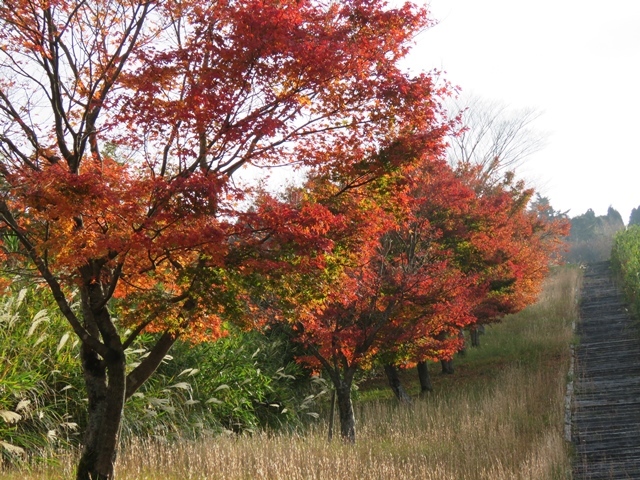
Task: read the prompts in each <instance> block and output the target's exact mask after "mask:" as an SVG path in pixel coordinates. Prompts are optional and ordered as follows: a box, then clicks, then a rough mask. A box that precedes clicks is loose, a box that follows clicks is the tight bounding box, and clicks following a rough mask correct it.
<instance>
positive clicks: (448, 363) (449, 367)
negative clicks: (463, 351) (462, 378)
mask: <svg viewBox="0 0 640 480" xmlns="http://www.w3.org/2000/svg"><path fill="white" fill-rule="evenodd" d="M440 364H441V365H442V373H444V374H447V375H452V374H453V359H450V360H440Z"/></svg>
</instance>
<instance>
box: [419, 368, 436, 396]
mask: <svg viewBox="0 0 640 480" xmlns="http://www.w3.org/2000/svg"><path fill="white" fill-rule="evenodd" d="M418 378H419V379H420V396H421V397H424V396H425V395H427V393H429V392H433V385H432V384H431V377H430V376H429V365H427V362H426V361H424V362H418Z"/></svg>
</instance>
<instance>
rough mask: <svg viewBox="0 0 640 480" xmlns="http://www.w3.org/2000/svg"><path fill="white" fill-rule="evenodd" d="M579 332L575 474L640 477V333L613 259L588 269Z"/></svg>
mask: <svg viewBox="0 0 640 480" xmlns="http://www.w3.org/2000/svg"><path fill="white" fill-rule="evenodd" d="M577 334H578V335H579V345H578V346H577V347H576V349H575V379H574V380H575V381H574V399H573V415H572V424H573V429H572V439H573V443H574V445H575V453H576V457H575V463H574V469H573V471H574V480H581V479H593V480H595V479H640V333H639V332H638V328H637V326H636V325H635V324H634V321H633V319H632V318H631V316H630V314H629V312H628V311H627V309H626V306H625V303H624V299H623V297H622V294H621V292H620V290H619V289H618V288H617V287H616V285H615V284H614V283H613V281H612V276H611V271H610V267H609V264H608V263H596V264H593V265H591V266H589V267H588V268H587V270H586V272H585V277H584V284H583V288H582V300H581V304H580V321H579V322H578V326H577Z"/></svg>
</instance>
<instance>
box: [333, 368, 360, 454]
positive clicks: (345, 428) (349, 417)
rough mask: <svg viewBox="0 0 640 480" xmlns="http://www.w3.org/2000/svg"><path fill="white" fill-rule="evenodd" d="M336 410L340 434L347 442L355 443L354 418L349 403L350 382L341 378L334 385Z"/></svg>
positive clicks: (351, 406) (351, 404)
mask: <svg viewBox="0 0 640 480" xmlns="http://www.w3.org/2000/svg"><path fill="white" fill-rule="evenodd" d="M336 395H337V397H338V411H339V412H340V436H341V437H342V440H343V441H344V442H347V443H356V418H355V415H354V413H353V403H351V382H350V381H349V382H347V381H344V380H341V381H340V383H339V385H336Z"/></svg>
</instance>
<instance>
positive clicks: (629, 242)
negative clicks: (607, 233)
mask: <svg viewBox="0 0 640 480" xmlns="http://www.w3.org/2000/svg"><path fill="white" fill-rule="evenodd" d="M611 263H612V266H613V268H614V270H615V271H616V273H617V274H618V275H619V277H620V278H621V280H622V283H623V286H624V291H625V294H626V296H627V300H628V301H629V303H630V304H631V305H632V307H633V310H634V313H635V315H636V316H637V317H638V318H640V225H632V226H631V227H629V228H628V229H627V230H625V231H623V232H620V233H618V235H616V237H615V240H614V243H613V249H612V252H611Z"/></svg>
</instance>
